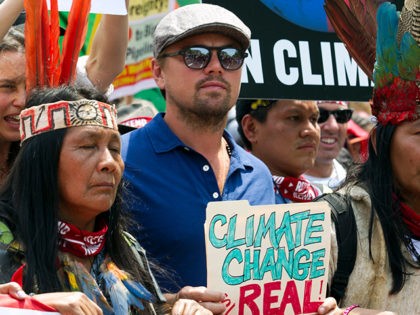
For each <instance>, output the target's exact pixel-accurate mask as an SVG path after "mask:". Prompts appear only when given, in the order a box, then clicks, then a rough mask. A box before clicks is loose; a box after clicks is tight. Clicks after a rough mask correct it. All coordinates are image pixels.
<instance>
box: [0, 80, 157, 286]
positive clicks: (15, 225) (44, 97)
mask: <svg viewBox="0 0 420 315" xmlns="http://www.w3.org/2000/svg"><path fill="white" fill-rule="evenodd" d="M81 98H89V99H96V100H99V101H106V98H105V97H104V96H103V95H101V94H97V92H96V91H94V90H87V89H86V90H85V89H83V90H82V89H76V88H74V87H70V86H62V87H59V88H54V89H43V90H36V91H33V92H32V94H31V95H30V96H29V98H28V101H27V104H28V107H31V106H34V105H39V104H43V103H51V102H56V101H59V100H68V101H73V100H78V99H81ZM65 135H66V129H58V130H55V131H51V132H46V133H43V134H39V135H37V136H35V137H32V138H29V139H27V140H26V141H25V142H23V145H22V147H21V150H20V152H19V154H18V156H17V158H16V161H15V163H14V165H13V167H12V169H11V172H10V175H9V176H8V178H7V179H6V182H5V184H4V186H3V187H2V190H1V191H0V200H1V201H2V203H5V204H8V205H9V206H8V207H2V208H0V217H2V218H3V219H4V220H5V221H6V223H7V224H8V225H9V227H10V229H11V231H12V233H13V235H14V236H15V238H16V239H17V240H18V241H19V242H20V243H21V244H23V246H24V255H25V260H26V273H25V278H24V289H25V290H26V291H27V292H37V293H45V292H54V291H61V290H62V288H61V285H60V282H59V278H58V275H57V266H56V261H57V260H56V259H57V254H58V207H59V187H58V164H59V157H60V152H61V148H62V144H63V140H64V137H65ZM122 187H123V185H122V184H120V187H119V190H118V193H117V199H116V201H115V202H114V205H113V206H112V207H111V209H110V211H107V212H104V213H102V214H100V216H104V217H106V219H107V220H108V227H109V229H108V233H107V241H106V251H107V253H108V254H109V256H110V257H111V259H112V260H113V261H114V262H115V263H116V265H117V266H119V267H120V268H121V269H123V270H125V271H127V272H128V273H130V274H131V275H132V277H133V279H134V280H137V281H141V282H142V283H143V284H144V285H145V286H146V287H148V288H152V279H151V278H150V276H149V274H148V273H147V271H144V268H141V266H140V265H139V262H138V260H137V259H136V256H135V253H134V251H133V249H132V247H131V246H130V244H129V243H128V242H127V239H126V238H125V236H124V235H123V231H126V230H127V229H128V228H129V227H128V219H126V218H128V216H127V215H126V214H125V213H124V214H123V213H122V207H121V203H122V199H121V197H120V196H121V193H122V191H121V190H122ZM143 271H144V272H143ZM152 292H153V290H152Z"/></svg>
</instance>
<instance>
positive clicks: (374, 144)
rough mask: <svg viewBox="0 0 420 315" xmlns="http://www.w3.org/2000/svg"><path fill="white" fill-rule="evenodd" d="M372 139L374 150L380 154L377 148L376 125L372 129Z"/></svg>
mask: <svg viewBox="0 0 420 315" xmlns="http://www.w3.org/2000/svg"><path fill="white" fill-rule="evenodd" d="M370 141H371V142H372V146H373V150H374V151H375V154H376V155H378V152H377V150H376V126H375V127H373V128H372V129H371V131H370Z"/></svg>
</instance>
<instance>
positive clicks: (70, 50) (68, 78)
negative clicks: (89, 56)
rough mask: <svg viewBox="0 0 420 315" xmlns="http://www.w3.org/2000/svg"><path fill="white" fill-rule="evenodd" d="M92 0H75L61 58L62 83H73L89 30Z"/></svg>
mask: <svg viewBox="0 0 420 315" xmlns="http://www.w3.org/2000/svg"><path fill="white" fill-rule="evenodd" d="M90 3H91V1H90V0H73V3H72V6H71V10H70V14H69V19H68V25H67V29H66V33H65V35H64V42H63V53H62V60H61V75H60V84H64V83H71V82H73V81H74V79H75V76H76V73H75V72H76V64H77V60H78V57H79V52H80V49H81V48H82V45H83V42H84V40H85V36H86V31H87V19H88V15H89V10H90Z"/></svg>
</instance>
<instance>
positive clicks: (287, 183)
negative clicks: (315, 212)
mask: <svg viewBox="0 0 420 315" xmlns="http://www.w3.org/2000/svg"><path fill="white" fill-rule="evenodd" d="M273 180H274V184H275V188H276V190H277V191H278V193H279V194H280V195H282V196H283V197H285V198H287V199H290V200H292V201H294V202H309V201H311V200H313V199H314V198H315V197H317V196H318V195H319V190H318V189H317V188H316V187H315V186H312V185H311V183H309V182H308V181H307V180H306V179H305V178H303V177H299V178H295V177H282V176H273Z"/></svg>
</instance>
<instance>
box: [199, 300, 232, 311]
mask: <svg viewBox="0 0 420 315" xmlns="http://www.w3.org/2000/svg"><path fill="white" fill-rule="evenodd" d="M200 305H201V306H202V307H204V308H206V309H208V310H210V311H211V312H212V313H213V314H223V313H224V312H225V311H226V305H225V304H223V303H221V302H216V303H215V302H200Z"/></svg>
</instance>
